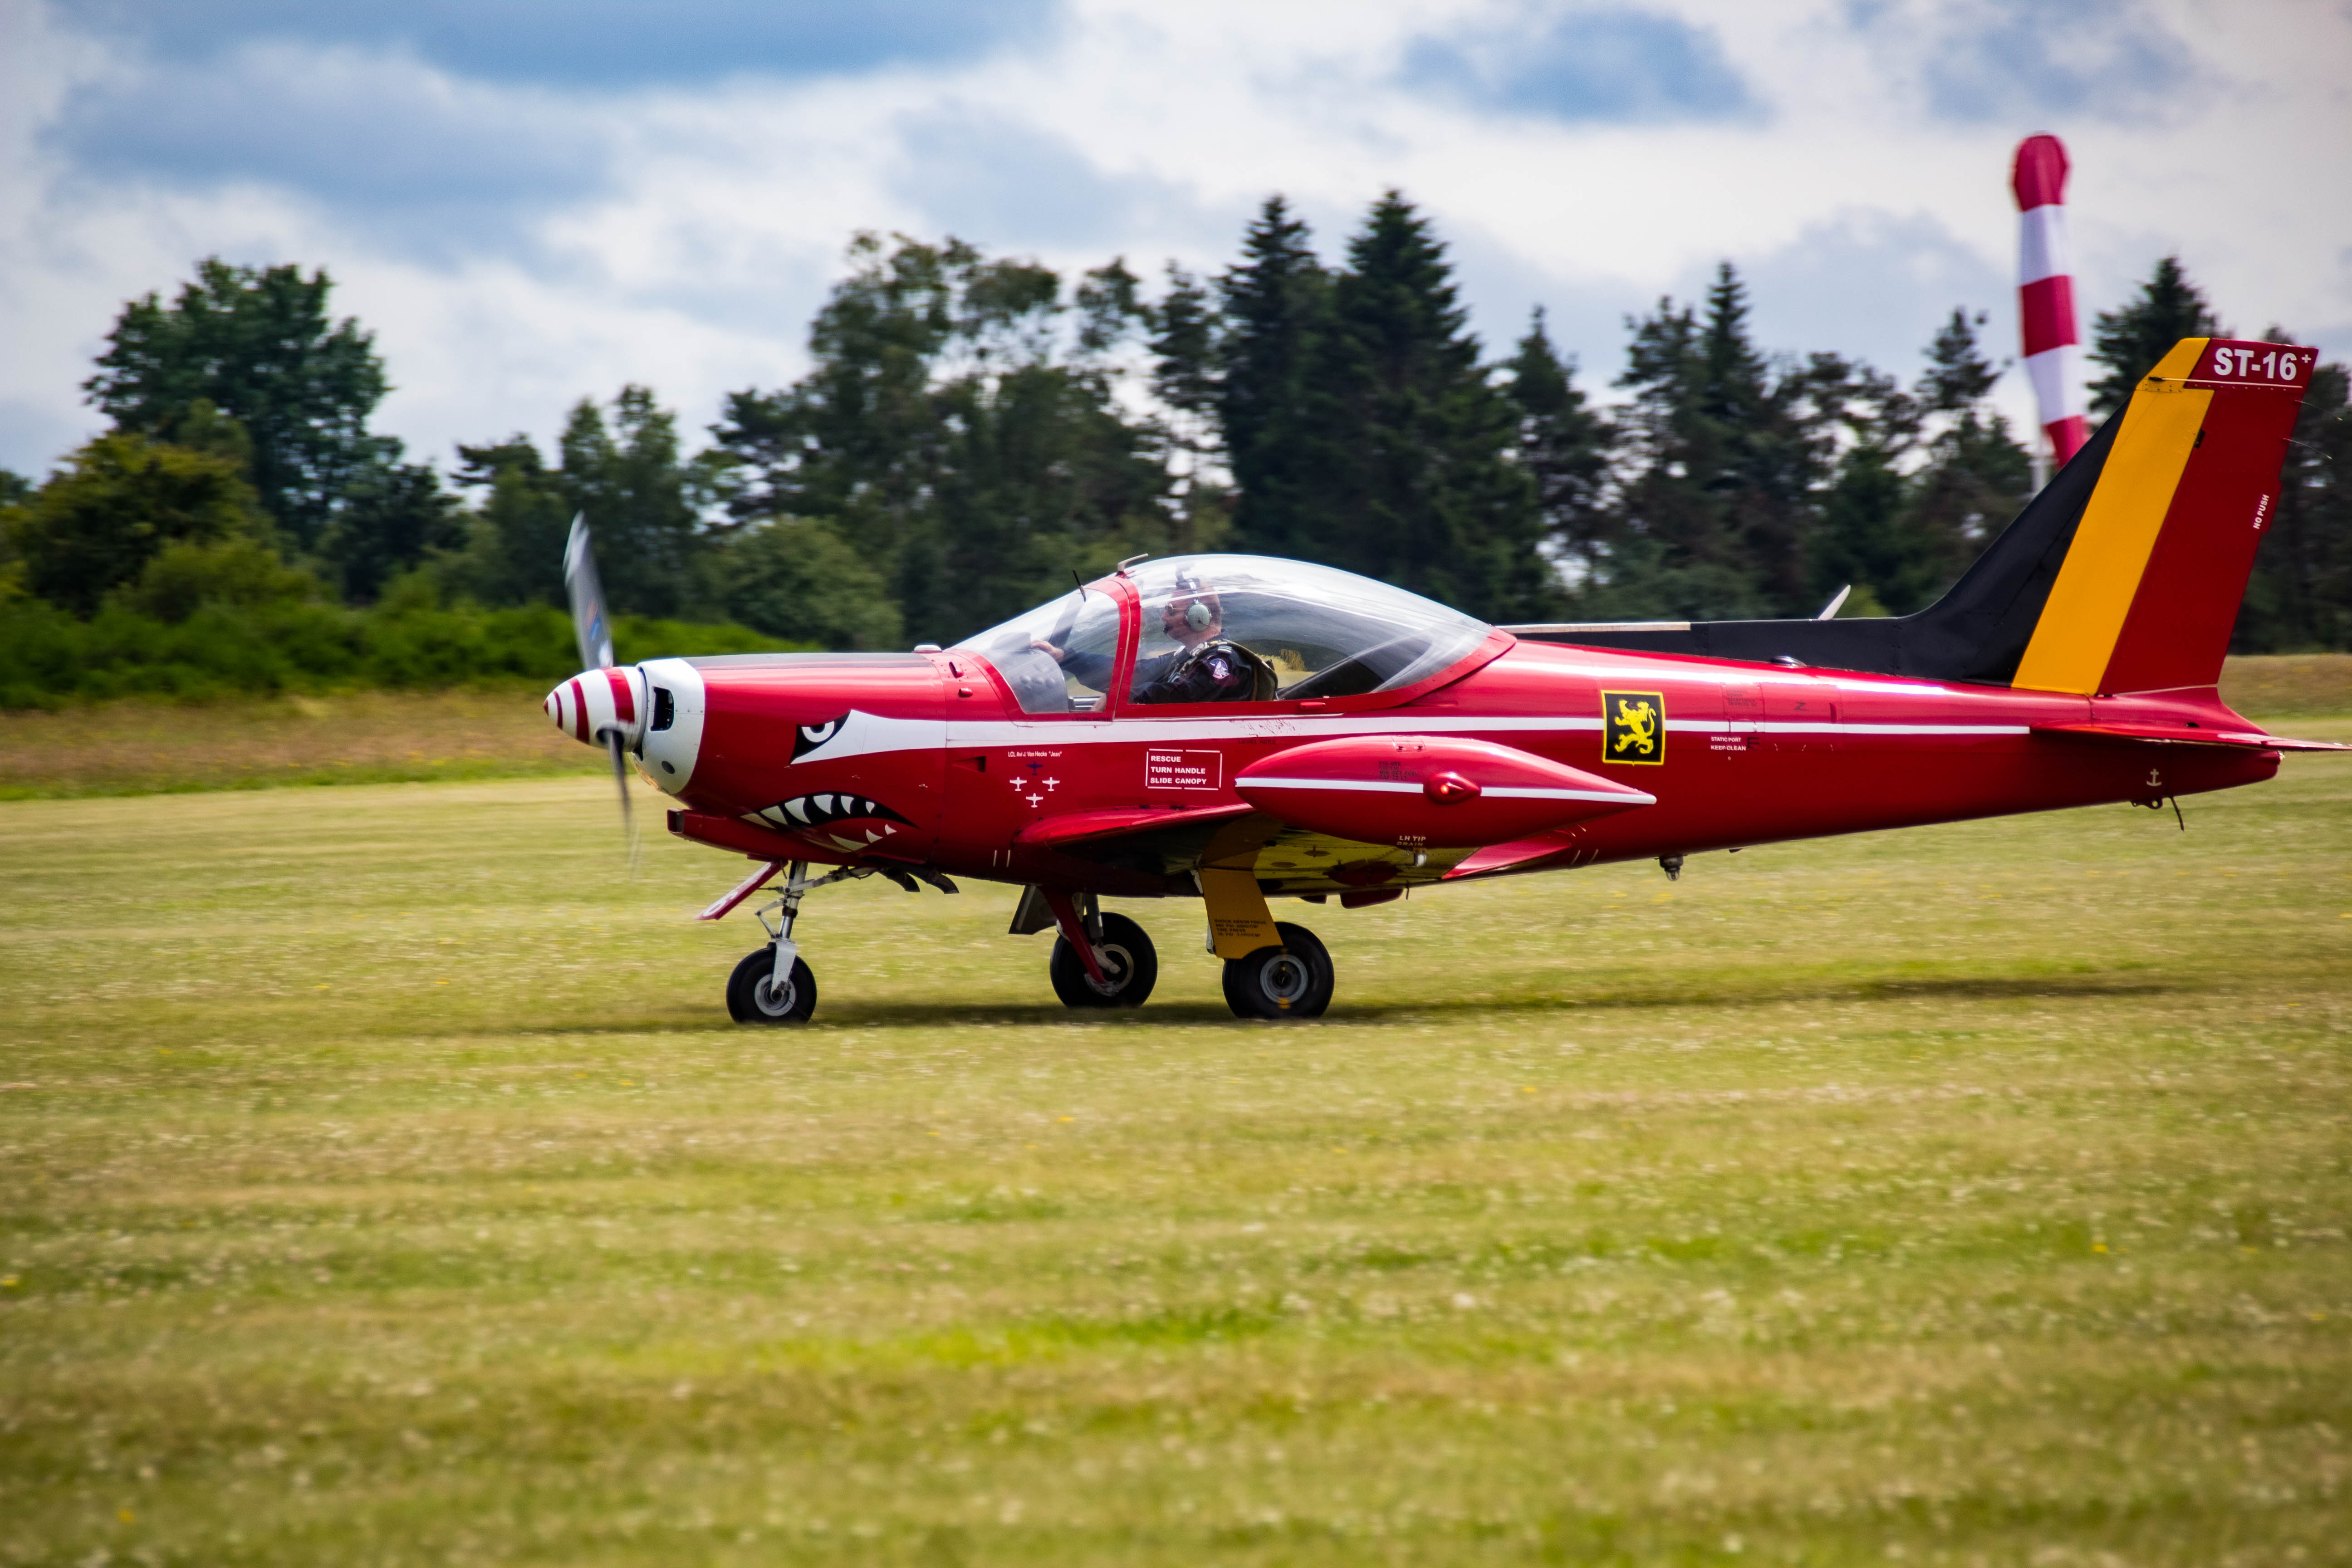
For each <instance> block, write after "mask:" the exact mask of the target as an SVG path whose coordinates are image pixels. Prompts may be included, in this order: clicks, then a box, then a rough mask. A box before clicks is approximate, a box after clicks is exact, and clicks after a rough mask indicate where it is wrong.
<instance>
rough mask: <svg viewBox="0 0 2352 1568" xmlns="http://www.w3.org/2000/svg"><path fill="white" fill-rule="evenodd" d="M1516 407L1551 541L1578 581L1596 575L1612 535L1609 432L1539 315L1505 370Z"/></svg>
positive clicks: (1525, 463)
mask: <svg viewBox="0 0 2352 1568" xmlns="http://www.w3.org/2000/svg"><path fill="white" fill-rule="evenodd" d="M1504 368H1505V370H1506V372H1507V375H1508V380H1507V382H1506V383H1505V385H1506V387H1507V390H1508V391H1509V393H1510V396H1511V401H1512V402H1513V403H1515V404H1517V405H1518V416H1519V443H1518V458H1519V466H1520V468H1523V469H1524V470H1525V471H1526V473H1527V475H1528V479H1529V480H1530V481H1531V482H1532V483H1533V484H1534V486H1535V491H1536V511H1537V515H1538V518H1539V519H1540V520H1541V521H1542V525H1543V531H1544V536H1545V538H1546V539H1547V540H1548V541H1549V542H1550V544H1551V547H1552V548H1553V549H1554V550H1555V551H1556V552H1559V556H1560V558H1561V559H1562V560H1564V561H1565V562H1567V563H1569V565H1570V571H1571V572H1572V573H1574V574H1575V576H1576V577H1577V578H1578V579H1579V580H1582V579H1583V578H1586V577H1589V576H1591V574H1592V572H1593V570H1594V569H1595V566H1596V565H1597V563H1598V559H1599V553H1600V552H1601V550H1602V549H1604V548H1605V546H1606V544H1607V542H1608V540H1609V538H1610V535H1611V532H1612V521H1613V520H1612V517H1611V515H1610V513H1609V510H1608V509H1607V507H1606V505H1605V504H1604V497H1603V491H1602V486H1603V481H1604V480H1605V479H1606V478H1607V476H1608V471H1609V441H1610V430H1609V427H1608V426H1607V424H1606V423H1605V422H1604V421H1603V420H1602V419H1601V417H1600V416H1598V415H1597V414H1595V413H1594V412H1593V411H1592V410H1591V408H1590V407H1589V406H1588V405H1587V404H1586V401H1585V396H1584V394H1583V393H1582V392H1581V391H1580V390H1579V389H1578V388H1577V386H1576V384H1575V366H1574V365H1573V364H1572V363H1566V362H1563V361H1562V360H1561V359H1560V357H1559V353H1558V352H1557V351H1555V350H1554V349H1553V347H1552V344H1551V339H1550V337H1549V334H1547V333H1546V331H1544V313H1543V310H1542V309H1541V308H1540V307H1538V309H1537V310H1536V312H1535V315H1534V318H1533V319H1532V320H1531V321H1529V323H1528V334H1527V336H1525V337H1523V338H1521V339H1520V340H1519V343H1518V350H1517V353H1514V354H1513V355H1512V356H1511V359H1510V361H1509V363H1507V365H1506V366H1505V367H1504Z"/></svg>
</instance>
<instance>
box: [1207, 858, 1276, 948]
mask: <svg viewBox="0 0 2352 1568" xmlns="http://www.w3.org/2000/svg"><path fill="white" fill-rule="evenodd" d="M1194 875H1196V876H1198V877H1199V878H1200V879H1201V901H1202V903H1204V904H1206V905H1208V906H1209V951H1210V952H1213V953H1215V954H1216V955H1217V956H1218V957H1219V958H1247V957H1248V956H1249V955H1250V954H1251V953H1253V952H1256V951H1257V950H1258V949H1259V948H1262V947H1279V946H1281V945H1282V938H1281V937H1280V936H1279V935H1277V934H1276V931H1275V929H1274V911H1273V910H1269V909H1267V908H1266V907H1265V893H1263V892H1261V891H1260V890H1259V889H1258V885H1257V873H1255V871H1235V870H1231V869H1221V868H1216V867H1213V866H1211V867H1203V868H1202V869H1200V870H1199V871H1197V872H1195V873H1194Z"/></svg>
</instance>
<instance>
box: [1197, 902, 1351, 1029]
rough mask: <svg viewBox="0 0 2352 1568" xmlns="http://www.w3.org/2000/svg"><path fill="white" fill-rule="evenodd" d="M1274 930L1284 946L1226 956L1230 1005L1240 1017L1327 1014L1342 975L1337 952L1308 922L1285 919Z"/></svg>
mask: <svg viewBox="0 0 2352 1568" xmlns="http://www.w3.org/2000/svg"><path fill="white" fill-rule="evenodd" d="M1274 933H1275V934H1276V936H1278V937H1280V938H1281V939H1282V945H1281V946H1280V947H1261V948H1259V949H1258V950H1257V951H1256V952H1253V953H1251V954H1250V955H1249V956H1248V957H1247V958H1229V959H1227V960H1226V961H1225V1005H1227V1006H1229V1007H1231V1008H1232V1009H1233V1010H1234V1016H1235V1017H1236V1018H1277V1019H1279V1018H1319V1017H1321V1016H1323V1010H1324V1009H1325V1008H1326V1007H1328V1006H1329V1005H1331V991H1332V987H1333V984H1334V983H1335V982H1336V981H1337V979H1338V976H1337V974H1336V973H1334V972H1333V970H1332V968H1331V954H1330V953H1329V952H1328V951H1327V950H1326V949H1325V948H1324V946H1323V944H1322V942H1319V941H1318V940H1317V938H1316V935H1315V933H1314V932H1313V931H1308V930H1307V928H1306V927H1305V926H1295V925H1291V924H1289V923H1288V922H1287V921H1284V922H1280V923H1277V924H1276V926H1275V928H1274Z"/></svg>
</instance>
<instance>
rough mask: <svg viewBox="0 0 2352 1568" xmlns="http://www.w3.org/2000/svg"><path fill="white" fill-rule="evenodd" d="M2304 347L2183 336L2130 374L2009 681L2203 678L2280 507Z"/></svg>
mask: <svg viewBox="0 0 2352 1568" xmlns="http://www.w3.org/2000/svg"><path fill="white" fill-rule="evenodd" d="M2317 357H2318V353H2317V351H2316V350H2314V349H2305V348H2291V347H2286V346H2284V345H2281V344H2278V343H2258V342H2239V341H2235V340H2231V339H2227V338H2183V339H2182V340H2181V341H2180V342H2179V343H2178V344H2176V345H2175V346H2174V348H2173V350H2172V352H2171V353H2168V354H2167V355H2165V356H2164V359H2163V360H2162V361H2161V362H2160V363H2158V365H2157V367H2156V369H2155V370H2153V371H2151V372H2150V373H2149V374H2147V377H2146V378H2145V379H2144V380H2142V381H2141V383H2140V384H2139V385H2138V387H2137V389H2136V390H2134V392H2133V393H2132V399H2131V402H2130V404H2129V405H2127V406H2126V408H2125V409H2124V411H2123V413H2122V415H2121V416H2119V418H2118V428H2117V429H2116V437H2115V444H2114V446H2113V447H2110V448H2109V449H2108V451H2107V453H2106V457H2105V462H2104V464H2103V465H2102V466H2101V468H2100V472H2099V477H2098V482H2097V484H2096V485H2095V487H2094V488H2093V489H2092V491H2091V495H2090V499H2089V500H2088V502H2087V503H2086V504H2085V506H2084V509H2083V520H2082V521H2081V522H2080V523H2079V524H2077V525H2076V527H2075V530H2074V541H2073V542H2072V544H2071V545H2070V546H2069V547H2068V549H2067V551H2066V557H2065V561H2064V563H2063V565H2061V566H2060V567H2059V569H2058V577H2057V581H2056V582H2055V583H2053V584H2051V588H2050V596H2049V598H2048V599H2047V600H2045V601H2044V602H2043V604H2042V614H2041V615H2040V616H2039V617H2038V618H2037V619H2036V620H2035V621H2034V624H2033V634H2032V637H2031V639H2030V640H2029V641H2028V642H2027V643H2026V646H2025V654H2024V657H2023V658H2021V659H2020V660H2019V661H2018V666H2017V673H2016V675H2015V676H2014V677H2013V678H2012V679H2011V685H2013V686H2020V687H2026V688H2031V689H2034V690H2039V691H2074V692H2081V693H2083V694H2084V695H2085V696H2091V695H2097V694H2105V693H2116V692H2126V691H2165V690H2172V689H2179V688H2185V687H2204V686H2211V685H2212V684H2213V683H2214V682H2215V681H2216V680H2217V679H2220V678H2221V656H2222V654H2223V653H2224V652H2226V651H2227V649H2228V647H2229V644H2230V628H2231V626H2232V625H2233V624H2234V623H2235V621H2236V620H2237V616H2238V602H2239V601H2240V600H2241V599H2242V598H2243V597H2244V596H2245V592H2246V579H2247V576H2248V575H2249V574H2251V573H2252V571H2253V565H2254V549H2255V546H2257V545H2259V544H2260V543H2261V542H2262V538H2263V531H2264V530H2265V529H2267V528H2268V527H2269V526H2270V521H2271V513H2272V510H2273V508H2274V507H2275V506H2276V505H2277V504H2278V481H2279V465H2280V462H2281V461H2282V459H2283V458H2284V457H2285V454H2286V441H2287V437H2289V436H2290V435H2291V434H2292V433H2293V432H2294V417H2295V412H2296V410H2297V409H2298V408H2299V407H2300V406H2301V405H2302V403H2303V392H2304V388H2305V386H2306V385H2307V384H2309V383H2310V380H2311V371H2312V365H2313V363H2314V362H2315V360H2316V359H2317Z"/></svg>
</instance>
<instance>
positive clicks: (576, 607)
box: [563, 512, 613, 669]
mask: <svg viewBox="0 0 2352 1568" xmlns="http://www.w3.org/2000/svg"><path fill="white" fill-rule="evenodd" d="M563 591H564V592H565V593H566V594H569V595H571V596H572V636H573V637H576V638H578V639H579V642H580V668H583V669H610V668H613V624H612V622H611V621H610V620H609V619H608V618H607V617H606V616H605V614H604V584H601V583H599V582H597V581H596V556H595V552H593V551H592V550H590V549H589V547H588V517H587V514H586V513H584V512H582V513H576V514H574V515H573V517H572V537H571V538H570V539H568V540H566V541H565V542H564V545H563Z"/></svg>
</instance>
